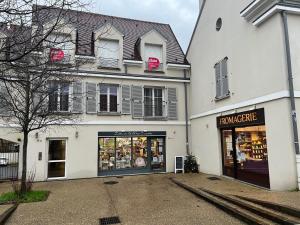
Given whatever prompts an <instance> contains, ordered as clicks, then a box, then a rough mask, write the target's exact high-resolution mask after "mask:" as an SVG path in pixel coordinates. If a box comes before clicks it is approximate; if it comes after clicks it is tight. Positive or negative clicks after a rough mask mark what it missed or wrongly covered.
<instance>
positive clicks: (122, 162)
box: [116, 138, 131, 169]
mask: <svg viewBox="0 0 300 225" xmlns="http://www.w3.org/2000/svg"><path fill="white" fill-rule="evenodd" d="M125 168H131V138H117V140H116V169H125Z"/></svg>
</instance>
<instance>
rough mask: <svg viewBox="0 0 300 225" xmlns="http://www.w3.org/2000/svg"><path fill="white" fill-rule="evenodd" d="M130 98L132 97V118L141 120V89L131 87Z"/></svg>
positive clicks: (139, 87)
mask: <svg viewBox="0 0 300 225" xmlns="http://www.w3.org/2000/svg"><path fill="white" fill-rule="evenodd" d="M131 97H132V117H133V118H143V87H142V86H132V88H131Z"/></svg>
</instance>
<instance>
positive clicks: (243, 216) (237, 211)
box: [171, 178, 276, 225]
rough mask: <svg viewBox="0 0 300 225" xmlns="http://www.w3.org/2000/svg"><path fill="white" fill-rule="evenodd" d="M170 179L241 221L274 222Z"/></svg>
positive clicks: (260, 223) (254, 222)
mask: <svg viewBox="0 0 300 225" xmlns="http://www.w3.org/2000/svg"><path fill="white" fill-rule="evenodd" d="M171 180H172V181H173V182H174V183H175V184H177V185H178V186H179V187H182V188H184V189H186V190H187V191H189V192H191V193H193V194H195V195H196V196H198V197H200V198H202V199H204V200H206V201H208V202H209V203H211V204H213V205H215V206H216V207H218V208H220V209H222V210H223V211H225V212H226V213H228V214H230V215H232V216H233V217H235V218H237V219H239V220H240V221H242V222H244V223H247V224H253V225H267V224H276V223H274V222H273V221H271V220H269V219H266V218H263V217H261V216H259V215H256V214H254V213H252V212H250V211H248V210H245V209H243V208H242V207H239V206H237V205H235V204H232V203H230V202H228V201H225V200H223V199H221V198H219V197H216V196H214V195H212V194H209V193H207V192H205V191H202V190H200V189H196V188H193V187H191V186H189V185H186V184H184V183H182V182H180V181H178V180H176V179H174V178H171Z"/></svg>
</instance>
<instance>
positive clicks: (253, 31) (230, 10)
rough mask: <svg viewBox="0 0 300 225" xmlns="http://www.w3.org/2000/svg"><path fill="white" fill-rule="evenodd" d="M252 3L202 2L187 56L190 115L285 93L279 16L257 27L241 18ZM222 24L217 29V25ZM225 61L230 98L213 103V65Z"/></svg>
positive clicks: (212, 0)
mask: <svg viewBox="0 0 300 225" xmlns="http://www.w3.org/2000/svg"><path fill="white" fill-rule="evenodd" d="M250 2H251V0H242V1H235V0H226V1H218V0H210V1H206V4H205V7H204V10H203V13H202V16H201V18H200V22H199V24H198V27H197V29H196V32H195V35H194V39H193V41H192V43H191V46H190V50H189V52H188V56H187V58H188V60H189V62H190V63H191V64H192V81H191V82H192V86H191V95H192V96H197V98H194V100H193V101H192V104H191V105H192V107H191V108H192V110H191V111H192V115H195V114H199V113H202V112H206V111H209V110H212V109H215V108H219V107H222V106H225V105H230V104H234V103H238V102H241V101H245V100H248V99H253V98H256V97H261V96H264V95H267V94H271V93H274V92H279V91H282V90H287V82H286V75H285V74H286V67H285V65H286V64H285V58H284V55H285V52H284V45H283V43H284V42H283V32H282V26H281V18H280V15H275V16H273V17H272V18H271V19H269V20H268V21H267V22H266V23H264V24H263V25H261V26H260V27H255V26H253V25H252V24H251V23H248V22H247V21H245V20H244V19H243V18H242V17H241V16H240V11H241V10H242V9H244V8H245V7H246V6H247V5H248V4H249V3H250ZM219 17H220V18H222V20H223V26H222V28H221V30H220V31H219V32H217V31H216V21H217V19H218V18H219ZM225 57H228V58H229V59H228V73H229V75H228V79H229V90H230V92H231V97H230V98H228V99H226V100H222V101H215V96H216V90H215V89H216V81H215V70H214V65H215V64H216V63H217V62H218V61H220V60H221V59H223V58H225Z"/></svg>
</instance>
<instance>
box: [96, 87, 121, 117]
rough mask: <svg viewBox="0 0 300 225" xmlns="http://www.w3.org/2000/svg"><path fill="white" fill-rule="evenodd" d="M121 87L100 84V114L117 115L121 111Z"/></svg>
mask: <svg viewBox="0 0 300 225" xmlns="http://www.w3.org/2000/svg"><path fill="white" fill-rule="evenodd" d="M118 109H119V86H118V85H114V84H100V112H107V113H117V112H118V111H119V110H118Z"/></svg>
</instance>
